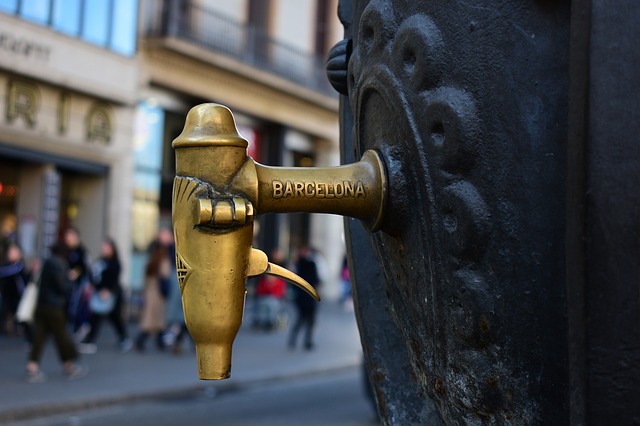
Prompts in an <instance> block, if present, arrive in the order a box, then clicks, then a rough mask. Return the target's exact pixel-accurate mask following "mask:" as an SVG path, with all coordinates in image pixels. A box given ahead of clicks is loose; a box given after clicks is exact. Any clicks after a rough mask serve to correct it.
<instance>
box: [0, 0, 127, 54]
mask: <svg viewBox="0 0 640 426" xmlns="http://www.w3.org/2000/svg"><path fill="white" fill-rule="evenodd" d="M0 12H5V13H11V14H16V15H18V16H19V17H21V18H23V19H25V20H27V21H31V22H34V23H36V24H39V25H44V26H50V27H51V28H53V29H54V30H56V31H59V32H61V33H64V34H67V35H71V36H75V37H80V38H81V39H82V40H84V41H86V42H88V43H91V44H96V45H98V46H102V47H105V48H107V49H109V50H112V51H114V52H117V53H120V54H122V55H127V56H132V55H134V54H135V52H136V32H137V28H136V26H137V21H138V0H0Z"/></svg>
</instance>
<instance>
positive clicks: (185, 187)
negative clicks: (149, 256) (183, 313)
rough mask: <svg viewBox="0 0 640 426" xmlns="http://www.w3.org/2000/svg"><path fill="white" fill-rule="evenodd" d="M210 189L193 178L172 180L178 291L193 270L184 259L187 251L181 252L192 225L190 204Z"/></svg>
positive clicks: (210, 189) (181, 290) (185, 246)
mask: <svg viewBox="0 0 640 426" xmlns="http://www.w3.org/2000/svg"><path fill="white" fill-rule="evenodd" d="M211 191H212V188H211V186H210V185H208V184H207V183H206V182H202V181H200V180H198V179H194V178H186V177H182V176H176V177H175V179H174V180H173V212H174V218H173V219H174V236H175V241H176V273H177V275H178V283H179V284H180V292H181V293H182V292H183V291H184V288H185V286H186V284H187V281H188V280H189V276H190V275H191V273H192V272H193V269H192V268H191V266H189V263H188V262H187V260H186V259H185V256H186V255H187V254H188V252H187V251H185V252H184V253H183V249H185V248H187V245H185V244H184V239H185V233H186V232H185V231H186V230H187V229H189V228H190V227H193V219H192V217H191V215H190V213H191V211H192V209H191V208H190V205H191V204H192V203H193V202H194V200H195V199H196V198H198V197H201V196H203V195H207V194H209V193H210V192H211Z"/></svg>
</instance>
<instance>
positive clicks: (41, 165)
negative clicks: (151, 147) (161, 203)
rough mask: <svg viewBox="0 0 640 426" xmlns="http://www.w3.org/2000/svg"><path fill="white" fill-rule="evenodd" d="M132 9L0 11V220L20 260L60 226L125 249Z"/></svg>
mask: <svg viewBox="0 0 640 426" xmlns="http://www.w3.org/2000/svg"><path fill="white" fill-rule="evenodd" d="M137 16H138V5H137V3H136V2H135V1H123V0H109V1H108V0H104V1H102V0H101V1H96V2H92V6H91V7H84V2H83V1H80V0H76V1H66V2H59V1H51V0H49V1H28V0H20V1H18V0H5V1H2V2H0V99H1V101H0V187H1V189H0V221H1V222H2V223H3V228H4V230H5V233H6V234H9V238H14V239H15V240H16V241H17V242H18V243H19V244H20V245H21V247H22V248H23V251H24V253H25V255H26V256H27V257H28V258H33V257H38V256H42V255H44V253H45V248H46V247H48V246H49V245H50V244H51V243H53V242H54V241H56V240H57V238H58V237H59V235H60V232H62V230H63V229H64V228H66V227H68V226H74V227H76V228H77V229H78V230H79V231H80V234H81V238H82V240H83V241H84V243H85V244H86V245H87V247H88V248H89V249H90V250H91V252H92V253H94V254H98V253H99V251H98V250H99V247H100V242H101V240H102V238H103V237H104V236H105V235H111V236H113V238H114V239H115V240H116V241H117V242H118V244H119V246H120V247H123V248H125V247H128V246H129V245H130V243H129V234H130V228H131V224H130V216H131V215H130V210H131V197H130V196H129V194H130V193H131V179H132V176H133V172H132V168H133V166H132V165H133V159H132V147H131V132H132V129H133V116H134V113H135V108H136V101H137V93H138V64H137V59H136V57H135V52H136V28H137Z"/></svg>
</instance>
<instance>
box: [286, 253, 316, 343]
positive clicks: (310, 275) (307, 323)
mask: <svg viewBox="0 0 640 426" xmlns="http://www.w3.org/2000/svg"><path fill="white" fill-rule="evenodd" d="M295 269H296V273H297V274H298V275H300V276H301V277H302V278H304V279H305V280H306V281H307V282H308V283H309V284H311V285H312V286H313V287H315V288H316V289H317V287H318V285H319V284H320V277H319V274H318V266H317V264H316V261H315V260H314V258H313V253H312V252H311V249H310V248H309V247H307V246H304V247H302V248H301V249H300V255H299V257H298V261H297V262H296V265H295ZM293 303H294V305H295V307H296V312H297V318H296V322H295V323H294V325H293V327H292V328H291V334H290V335H289V348H290V349H294V348H295V347H296V341H297V339H298V333H299V332H300V329H301V328H303V327H304V329H305V332H304V348H305V349H306V350H311V349H313V347H314V343H313V331H314V327H315V323H316V312H317V309H318V305H317V302H316V301H315V300H314V299H313V298H312V297H311V296H309V295H308V294H307V293H306V292H305V291H303V290H301V289H300V288H299V287H297V286H293Z"/></svg>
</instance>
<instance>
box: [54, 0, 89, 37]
mask: <svg viewBox="0 0 640 426" xmlns="http://www.w3.org/2000/svg"><path fill="white" fill-rule="evenodd" d="M81 6H82V5H81V0H65V1H54V2H53V11H52V13H53V23H52V25H53V28H54V29H56V30H58V31H60V32H63V33H65V34H69V35H72V36H77V35H79V34H80V11H81Z"/></svg>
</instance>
